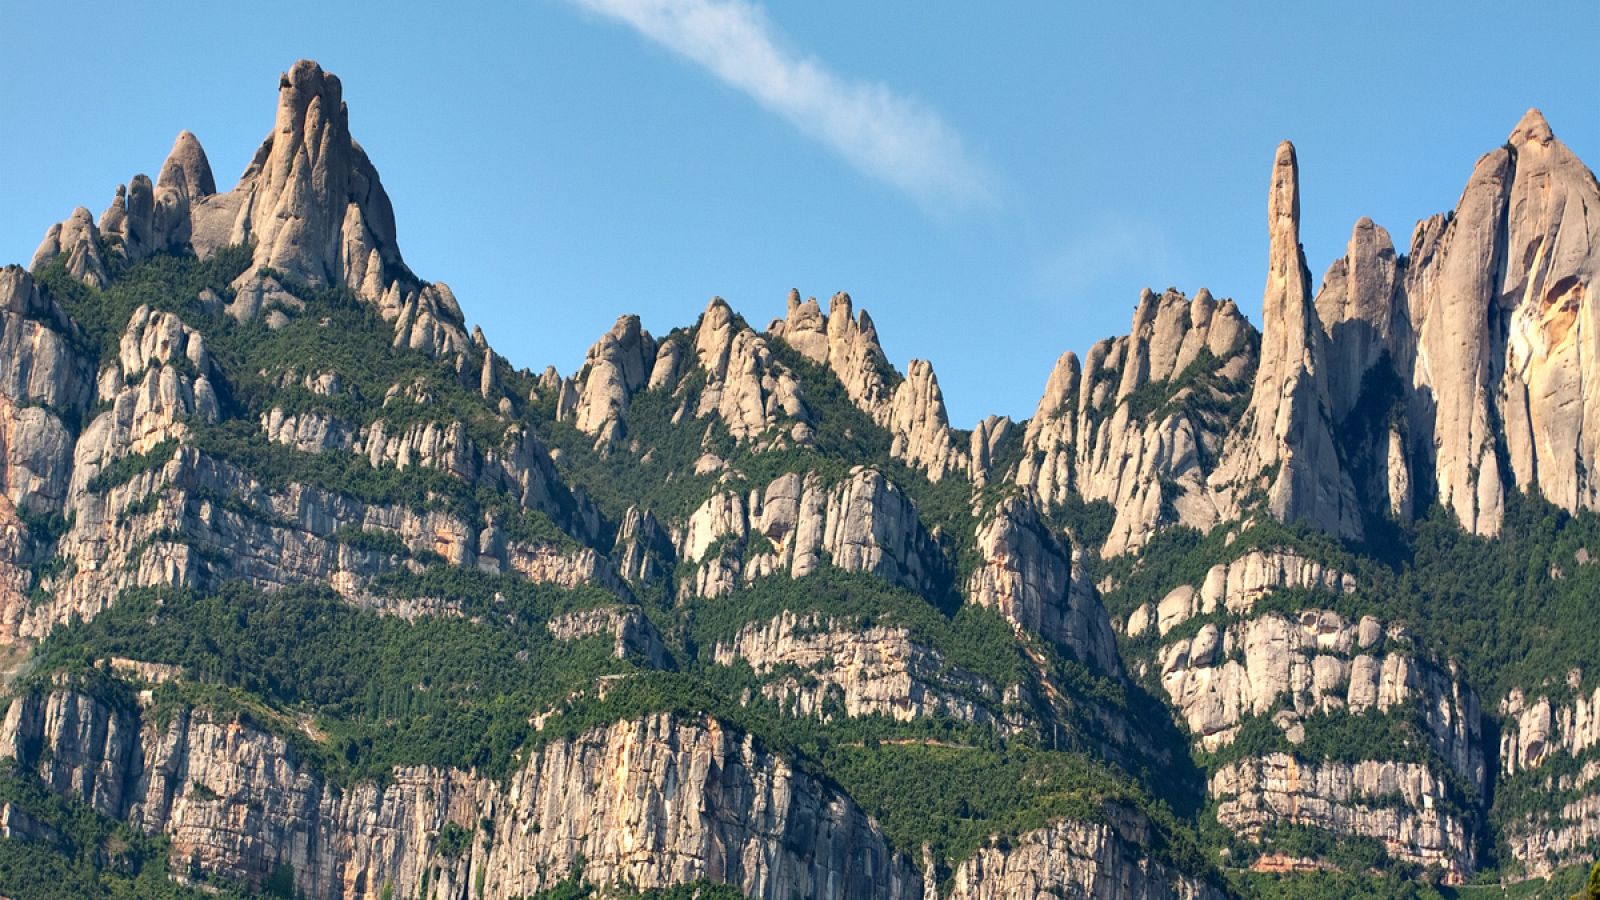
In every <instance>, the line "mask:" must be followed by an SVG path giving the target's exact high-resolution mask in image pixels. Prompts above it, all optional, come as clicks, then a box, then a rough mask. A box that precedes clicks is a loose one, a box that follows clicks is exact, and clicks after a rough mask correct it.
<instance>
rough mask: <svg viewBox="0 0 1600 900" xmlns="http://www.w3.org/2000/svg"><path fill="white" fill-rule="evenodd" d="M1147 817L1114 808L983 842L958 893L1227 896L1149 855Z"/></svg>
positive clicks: (983, 897) (966, 896)
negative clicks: (1097, 818)
mask: <svg viewBox="0 0 1600 900" xmlns="http://www.w3.org/2000/svg"><path fill="white" fill-rule="evenodd" d="M1149 840H1150V835H1149V831H1148V823H1145V822H1143V821H1141V820H1140V818H1139V817H1138V816H1136V815H1129V814H1127V813H1125V812H1121V811H1114V812H1113V813H1112V815H1111V816H1110V821H1109V823H1107V824H1089V823H1081V822H1059V823H1056V824H1055V825H1052V826H1050V827H1047V828H1041V829H1038V830H1036V831H1030V832H1027V833H1025V834H1023V835H1021V836H1020V837H1019V838H1017V839H1016V840H1015V841H1014V842H1012V843H1011V844H1010V845H1009V846H1006V847H994V846H990V847H984V848H982V849H980V850H979V851H978V852H977V853H975V854H974V855H973V856H972V858H971V859H969V860H967V861H966V862H964V863H962V864H961V867H960V868H959V869H957V870H956V873H955V876H954V878H953V879H952V885H953V887H952V888H951V891H950V896H951V897H959V898H962V900H990V898H1001V897H1041V898H1042V897H1060V896H1070V897H1093V898H1110V897H1151V898H1182V900H1201V898H1212V897H1224V896H1226V894H1225V893H1223V892H1222V891H1221V890H1219V889H1218V888H1217V887H1216V886H1214V885H1211V884H1209V883H1207V882H1204V881H1201V880H1198V879H1194V878H1186V877H1184V876H1183V875H1181V874H1180V873H1177V872H1175V871H1173V870H1171V869H1170V868H1168V867H1166V866H1162V865H1160V864H1158V863H1153V862H1151V861H1150V860H1149V859H1147V858H1144V857H1143V854H1141V852H1140V851H1139V850H1138V849H1137V848H1139V847H1141V846H1144V845H1145V844H1147V843H1148V842H1149Z"/></svg>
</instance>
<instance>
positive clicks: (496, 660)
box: [0, 62, 1600, 900]
mask: <svg viewBox="0 0 1600 900" xmlns="http://www.w3.org/2000/svg"><path fill="white" fill-rule="evenodd" d="M1268 211H1269V239H1270V245H1271V254H1270V270H1269V274H1268V278H1267V286H1266V294H1265V304H1264V315H1263V327H1262V330H1260V331H1258V330H1257V329H1256V328H1255V327H1254V326H1252V325H1251V324H1250V323H1249V322H1248V321H1246V320H1245V318H1244V317H1243V316H1242V315H1241V314H1240V313H1239V311H1238V309H1237V308H1236V307H1235V305H1234V304H1233V302H1232V301H1229V300H1219V299H1217V298H1214V297H1212V296H1211V295H1210V293H1208V292H1207V291H1205V290H1203V289H1202V290H1200V291H1199V292H1198V293H1197V294H1196V295H1195V296H1194V297H1193V298H1192V299H1190V298H1188V297H1185V296H1184V295H1182V294H1180V293H1178V292H1177V291H1175V290H1168V291H1166V292H1164V293H1161V294H1156V293H1152V292H1146V293H1145V294H1144V296H1143V297H1142V298H1141V299H1140V301H1139V304H1138V307H1137V310H1136V312H1135V313H1134V318H1133V324H1132V330H1131V332H1130V333H1129V334H1128V335H1127V336H1124V337H1117V338H1112V339H1108V340H1105V341H1102V342H1100V343H1099V344H1096V345H1095V346H1094V347H1093V348H1091V349H1090V350H1089V352H1088V353H1087V355H1086V356H1085V357H1084V358H1083V360H1082V361H1080V360H1079V358H1078V357H1077V356H1076V355H1075V354H1072V353H1067V354H1065V355H1064V356H1063V357H1062V358H1061V360H1060V362H1059V363H1058V364H1057V366H1056V368H1055V371H1054V372H1052V373H1051V375H1050V378H1049V381H1048V383H1047V384H1046V385H1045V388H1044V396H1043V398H1042V399H1041V401H1040V403H1039V407H1038V410H1037V413H1036V414H1035V415H1034V417H1033V418H1032V419H1030V420H1028V421H1027V422H1022V423H1017V422H1012V421H1010V420H1009V419H1006V418H1004V417H991V418H989V419H986V420H984V421H983V422H980V423H978V424H977V426H976V427H975V428H973V429H972V430H971V431H970V432H968V431H961V430H957V429H953V428H952V427H951V426H950V423H949V421H948V418H947V416H946V413H945V408H944V402H943V398H942V396H941V394H940V390H939V385H938V381H937V379H936V378H935V376H934V372H933V369H932V367H931V366H930V365H929V364H928V363H926V362H923V361H913V362H912V363H911V364H910V366H908V369H907V371H906V372H904V373H901V372H899V371H897V370H896V369H895V368H894V367H893V366H892V365H890V363H889V362H888V360H887V358H886V356H885V354H884V352H883V350H882V347H881V345H880V343H879V340H878V335H877V331H876V328H875V326H874V324H873V322H872V320H871V318H870V317H869V316H868V315H867V314H866V313H865V312H864V311H863V312H859V313H858V312H857V311H856V310H855V309H854V307H853V304H852V302H851V299H850V297H848V296H847V295H844V294H838V295H835V296H834V297H833V298H832V300H831V302H830V303H829V304H828V308H827V310H826V312H824V311H823V309H822V307H821V305H819V304H818V303H817V302H816V301H815V300H814V299H813V300H802V299H801V297H800V295H799V294H797V293H791V295H790V297H789V300H788V304H787V308H786V309H785V310H784V315H783V317H782V318H779V319H776V320H773V321H772V322H771V323H770V324H768V325H767V326H766V328H765V329H764V330H760V331H758V330H756V329H755V328H753V327H751V326H750V325H749V324H748V323H747V322H746V321H745V320H744V319H743V318H742V317H741V316H740V315H739V314H737V313H736V312H735V311H734V310H733V309H732V308H730V307H729V306H728V305H727V304H726V303H724V302H723V301H722V300H720V299H717V300H713V301H712V302H711V303H710V305H709V306H708V307H707V308H706V309H705V312H704V313H703V314H702V315H701V316H700V318H699V320H698V321H697V322H695V323H694V324H693V325H691V326H689V327H685V328H680V329H676V330H673V331H671V332H670V333H668V334H666V335H662V336H656V335H651V334H649V333H648V332H646V331H645V330H644V329H643V328H642V327H641V325H640V322H639V320H638V318H637V317H634V316H624V317H623V318H621V319H619V320H618V322H617V324H616V326H615V327H614V328H613V329H612V330H611V331H609V332H608V333H606V334H604V335H602V336H601V338H600V340H599V341H598V342H597V343H596V344H595V345H594V347H593V348H591V349H590V351H589V354H588V356H587V358H586V359H585V361H584V364H583V365H582V367H581V368H580V369H579V370H578V371H577V372H576V373H573V374H572V375H571V376H570V377H563V376H561V375H560V374H559V373H557V372H555V371H554V370H549V369H547V370H545V371H544V372H543V373H542V374H536V373H533V372H530V371H528V370H524V369H518V368H516V367H514V366H513V365H511V364H510V363H509V362H508V361H507V360H506V359H505V358H504V357H501V356H499V355H497V354H496V353H495V352H494V350H493V349H492V348H491V347H490V346H489V344H488V342H487V341H486V340H485V338H484V336H483V334H482V333H481V332H479V331H477V330H476V329H474V330H472V331H470V332H469V330H468V329H467V328H466V326H465V320H464V318H463V315H462V311H461V308H460V306H459V305H458V304H457V301H456V299H455V297H454V295H453V294H452V293H451V291H450V289H449V288H448V287H446V286H445V285H444V284H442V283H437V282H427V281H423V280H422V279H420V278H418V277H417V276H416V275H415V274H413V273H412V272H411V271H410V269H408V268H407V267H406V265H405V263H404V261H403V258H402V256H401V253H400V250H399V245H398V243H397V240H396V225H395V221H394V214H393V211H392V209H391V206H390V204H389V200H388V198H387V195H386V194H385V192H384V190H383V187H382V184H381V182H380V180H379V178H378V174H377V171H376V169H375V168H374V167H373V165H372V163H371V162H370V161H369V159H368V157H367V155H366V154H365V152H364V151H363V150H362V149H361V147H360V146H359V145H358V144H356V143H355V141H354V140H353V139H352V137H351V134H350V129H349V118H348V113H347V111H346V108H345V106H344V104H343V101H342V99H341V91H340V84H339V81H338V79H337V78H335V77H334V76H332V75H330V74H328V73H325V72H323V71H322V70H321V69H320V68H319V67H318V66H316V65H315V64H314V63H310V62H300V63H297V64H296V65H295V66H294V67H293V68H292V69H291V70H290V71H289V72H288V73H287V74H286V75H284V76H283V78H282V79H281V81H280V84H279V100H278V110H277V120H276V124H275V125H274V127H273V130H272V132H271V134H270V136H269V137H268V138H267V140H266V141H265V142H264V143H263V144H262V145H261V148H260V150H258V151H257V152H256V155H255V158H254V159H253V160H251V162H250V164H249V165H248V167H247V168H246V169H245V172H244V174H243V176H242V177H241V178H240V180H239V183H238V185H237V186H236V187H235V188H233V190H231V191H228V192H226V193H219V192H218V190H217V186H216V183H215V180H214V178H213V176H212V173H211V168H210V164H209V162H208V161H207V159H206V156H205V154H204V152H203V151H202V150H201V147H200V144H199V142H198V141H197V140H196V139H195V138H194V137H193V136H192V135H189V134H188V133H184V134H182V135H180V136H179V138H178V141H177V144H176V145H175V146H174V148H173V150H172V153H171V155H170V156H169V157H168V159H167V160H166V162H165V164H164V165H163V166H162V168H161V170H160V174H159V176H158V177H157V179H156V180H155V182H154V183H152V182H151V180H150V179H149V178H147V177H145V176H143V175H140V176H136V177H134V178H133V179H132V180H131V181H130V182H129V183H128V185H126V186H125V187H121V188H118V189H117V193H116V197H115V199H114V200H113V202H112V205H111V206H110V208H109V209H107V210H106V211H105V213H104V214H102V215H101V216H100V217H99V219H98V221H97V220H96V219H95V218H94V217H93V216H92V215H91V214H90V213H89V212H88V211H87V210H84V209H79V210H77V211H76V212H74V213H73V215H72V216H71V217H69V218H68V219H67V220H66V221H65V222H63V223H61V224H59V225H55V226H52V227H51V228H50V230H49V232H48V234H47V235H46V238H45V241H44V243H43V245H42V246H41V247H40V250H39V252H38V254H37V255H36V256H35V258H34V260H33V261H32V265H31V266H30V268H29V270H27V271H24V270H23V269H21V268H18V267H9V268H6V269H4V270H0V462H3V464H0V479H3V481H0V486H3V491H0V495H3V498H4V499H0V528H3V531H4V541H3V542H0V664H3V669H4V674H5V701H4V703H5V707H6V714H5V718H4V724H3V726H0V757H5V758H8V759H9V762H5V763H4V764H3V771H0V893H3V894H7V895H11V896H17V897H83V896H137V897H161V896H168V897H202V896H218V895H222V896H256V895H265V896H282V897H296V896H304V897H308V898H317V900H321V898H336V897H351V898H372V900H395V898H413V897H420V898H448V900H466V898H482V900H509V898H535V897H543V898H555V897H582V896H618V897H654V898H674V897H677V898H690V897H701V898H724V897H761V898H780V900H788V898H794V897H807V898H809V897H819V898H851V900H855V898H880V897H881V898H893V900H901V898H907V900H909V898H927V900H933V898H936V897H956V898H974V900H976V898H1000V897H1059V896H1089V897H1102V898H1114V897H1181V898H1212V897H1218V898H1220V897H1228V896H1247V897H1276V896H1350V895H1357V894H1360V895H1365V896H1408V897H1419V896H1439V895H1440V894H1445V895H1459V896H1471V895H1472V894H1473V893H1474V888H1473V886H1472V885H1473V883H1475V882H1490V883H1493V884H1495V885H1496V887H1495V888H1493V890H1494V891H1496V892H1498V890H1499V888H1498V884H1499V883H1500V882H1502V881H1525V882H1526V883H1525V884H1521V885H1518V886H1517V887H1516V890H1519V891H1522V892H1523V893H1524V894H1525V895H1527V896H1536V895H1539V894H1540V893H1541V892H1543V893H1546V894H1548V895H1551V896H1558V895H1559V896H1565V895H1566V894H1567V893H1570V892H1571V891H1573V890H1576V889H1577V886H1578V885H1579V884H1581V882H1582V880H1583V878H1584V877H1585V875H1586V873H1587V867H1586V866H1587V863H1588V862H1590V861H1591V860H1592V859H1593V858H1594V856H1595V855H1596V852H1597V851H1600V662H1597V660H1596V658H1595V657H1596V648H1597V647H1600V517H1597V516H1596V513H1595V510H1596V509H1597V508H1600V482H1597V481H1596V480H1595V479H1594V477H1592V476H1591V473H1593V472H1595V471H1596V470H1597V465H1600V460H1597V458H1596V457H1597V456H1600V369H1597V368H1596V360H1600V303H1597V300H1596V298H1595V287H1594V285H1595V284H1596V276H1597V268H1600V187H1597V184H1596V181H1595V179H1594V176H1593V174H1592V173H1591V172H1590V171H1589V170H1588V169H1587V168H1585V167H1584V166H1583V164H1582V163H1581V162H1579V161H1578V160H1577V158H1576V157H1574V156H1573V155H1572V154H1571V153H1570V152H1569V151H1568V150H1567V149H1566V148H1565V147H1564V146H1563V145H1562V144H1561V143H1560V142H1559V141H1557V140H1556V139H1555V138H1554V136H1553V135H1552V133H1551V130H1550V128H1549V126H1548V125H1546V124H1545V122H1544V120H1543V119H1542V117H1540V116H1539V114H1538V113H1537V112H1530V113H1529V114H1528V116H1527V117H1525V118H1524V119H1523V121H1522V122H1520V123H1518V125H1517V126H1516V128H1515V130H1514V131H1513V132H1512V134H1511V137H1510V140H1509V142H1508V143H1507V144H1506V145H1505V146H1504V147H1502V148H1499V149H1497V150H1495V151H1493V152H1491V153H1490V154H1488V155H1486V156H1485V157H1483V158H1482V159H1481V160H1480V161H1479V162H1478V164H1477V166H1476V168H1475V169H1474V171H1473V173H1472V176H1471V179H1470V182H1469V184H1468V186H1467V189H1466V191H1465V192H1464V194H1463V195H1462V198H1461V201H1460V203H1459V204H1458V207H1457V209H1456V210H1455V212H1454V213H1453V214H1451V215H1443V216H1436V217H1434V218H1431V219H1428V220H1425V221H1423V222H1422V223H1420V224H1419V225H1418V226H1417V228H1416V231H1415V235H1414V237H1413V239H1412V244H1411V247H1410V250H1409V252H1408V253H1406V254H1403V255H1402V254H1399V253H1397V252H1396V250H1395V248H1394V246H1393V243H1392V241H1391V240H1390V238H1389V236H1388V234H1387V233H1386V232H1385V231H1384V230H1383V229H1382V228H1380V227H1378V226H1376V225H1374V224H1373V223H1372V222H1370V221H1368V220H1365V219H1363V220H1362V221H1360V222H1358V223H1357V224H1356V226H1355V229H1354V231H1353V233H1352V237H1351V241H1350V247H1349V252H1348V255H1347V256H1346V257H1345V258H1343V259H1341V260H1339V261H1337V262H1335V263H1334V265H1333V266H1332V267H1331V268H1330V269H1329V271H1328V272H1327V274H1326V275H1325V276H1324V278H1323V280H1322V286H1321V288H1320V289H1318V290H1316V291H1315V293H1313V281H1312V278H1311V275H1310V273H1309V271H1308V270H1307V267H1306V264H1305V261H1304V258H1303V256H1302V254H1301V251H1300V248H1299V243H1298V229H1299V216H1300V208H1299V188H1298V169H1297V161H1296V159H1295V154H1294V150H1293V148H1292V147H1290V146H1289V145H1287V144H1285V145H1284V146H1282V147H1280V148H1279V150H1278V153H1277V156H1276V158H1275V160H1274V161H1273V166H1272V170H1271V179H1270V189H1269V203H1268ZM1484 890H1488V889H1487V888H1485V889H1484Z"/></svg>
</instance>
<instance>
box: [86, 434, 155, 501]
mask: <svg viewBox="0 0 1600 900" xmlns="http://www.w3.org/2000/svg"><path fill="white" fill-rule="evenodd" d="M177 452H178V442H177V441H174V440H172V439H171V438H168V439H166V440H164V441H161V442H160V443H158V444H156V445H155V446H154V447H151V448H150V449H149V450H146V451H145V452H143V453H130V454H128V455H127V456H119V457H117V458H116V459H114V460H112V461H111V464H110V465H108V466H106V467H105V468H103V469H101V470H100V471H99V472H97V473H95V476H94V477H93V478H91V479H89V482H88V484H86V485H85V487H87V488H88V489H89V490H91V491H94V492H95V493H104V492H105V491H108V490H110V489H111V488H113V487H116V486H117V485H119V484H127V483H128V482H129V481H131V480H132V479H133V478H134V477H135V476H138V475H142V474H144V473H145V472H153V471H155V470H156V469H159V468H161V467H162V466H164V465H166V464H167V463H168V462H170V461H171V460H172V457H173V456H175V455H176V454H177Z"/></svg>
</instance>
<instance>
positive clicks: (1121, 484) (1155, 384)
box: [997, 288, 1257, 558]
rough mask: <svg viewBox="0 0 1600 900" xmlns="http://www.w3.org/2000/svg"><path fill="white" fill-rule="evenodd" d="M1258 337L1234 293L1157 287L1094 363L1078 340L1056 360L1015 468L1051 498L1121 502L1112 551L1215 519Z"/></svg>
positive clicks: (1106, 551) (1107, 552)
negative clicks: (1167, 529)
mask: <svg viewBox="0 0 1600 900" xmlns="http://www.w3.org/2000/svg"><path fill="white" fill-rule="evenodd" d="M1256 343H1257V336H1256V334H1255V331H1254V329H1252V328H1251V327H1250V325H1249V323H1248V322H1246V321H1245V319H1244V316H1243V315H1241V314H1240V313H1239V310H1238V308H1237V307H1236V306H1235V305H1234V303H1233V301H1231V300H1224V301H1220V302H1219V301H1217V300H1215V299H1214V298H1213V297H1212V296H1211V294H1210V292H1209V291H1207V290H1205V289H1204V288H1202V289H1201V290H1200V292H1199V293H1198V294H1197V295H1196V296H1195V298H1194V299H1193V300H1192V301H1191V300H1189V299H1187V298H1185V297H1184V296H1183V295H1182V294H1180V293H1178V292H1177V291H1174V290H1169V291H1166V292H1165V293H1162V294H1155V293H1153V292H1150V291H1145V292H1144V294H1143V295H1142V296H1141V297H1140V301H1139V306H1138V308H1137V310H1136V311H1135V312H1134V317H1133V328H1132V331H1131V332H1130V334H1128V335H1127V336H1126V337H1120V338H1114V339H1109V340H1105V341H1101V342H1100V343H1097V344H1095V345H1094V347H1093V348H1091V349H1090V351H1089V354H1088V357H1087V362H1086V363H1084V364H1083V365H1080V364H1079V361H1078V357H1077V354H1075V353H1071V352H1068V353H1065V354H1063V355H1062V356H1061V358H1060V359H1059V360H1058V361H1057V362H1056V366H1055V369H1054V370H1053V371H1052V372H1051V374H1050V380H1049V382H1048V383H1047V384H1046V386H1045V392H1044V396H1043V397H1042V398H1041V399H1040V401H1039V406H1038V409H1037V411H1036V412H1035V414H1034V416H1033V418H1032V419H1030V420H1029V421H1028V427H1027V431H1026V434H1025V435H1024V438H1023V455H1022V460H1021V462H1020V463H1019V464H1018V465H1017V468H1016V470H1015V472H1014V473H1012V477H1013V478H1014V480H1015V481H1016V482H1017V483H1018V484H1021V485H1025V486H1027V487H1030V488H1032V489H1033V490H1034V491H1035V492H1036V493H1037V495H1038V497H1039V500H1040V502H1041V503H1042V504H1043V506H1044V507H1045V508H1046V509H1056V508H1059V507H1061V506H1063V505H1065V504H1067V503H1069V502H1071V501H1072V500H1073V499H1075V498H1081V499H1084V500H1105V501H1107V502H1109V503H1110V504H1111V505H1112V506H1113V508H1114V509H1115V510H1116V519H1115V521H1114V522H1113V524H1112V527H1111V532H1110V534H1109V535H1107V537H1106V541H1105V543H1104V544H1103V545H1102V547H1101V554H1102V555H1103V556H1106V557H1108V558H1109V557H1113V556H1118V555H1120V554H1122V553H1124V552H1127V551H1130V550H1136V549H1138V548H1140V547H1142V546H1143V545H1144V544H1145V543H1146V542H1147V541H1148V540H1149V539H1150V537H1151V536H1152V535H1154V534H1155V533H1156V531H1158V530H1159V529H1160V528H1162V527H1163V526H1166V525H1174V524H1179V525H1187V526H1189V527H1192V528H1200V529H1207V528H1210V527H1211V526H1213V525H1215V524H1216V523H1217V522H1218V521H1219V516H1220V511H1219V507H1218V501H1217V498H1216V497H1215V496H1213V492H1212V490H1211V488H1210V487H1209V485H1208V484H1207V479H1208V478H1209V477H1210V474H1211V472H1212V471H1213V469H1214V466H1215V460H1216V457H1217V454H1218V453H1219V452H1220V451H1221V448H1222V443H1223V440H1224V438H1225V436H1226V434H1227V430H1228V428H1229V427H1231V426H1232V424H1233V423H1232V422H1231V421H1230V420H1229V418H1228V416H1227V415H1226V408H1227V407H1228V405H1229V404H1231V403H1233V402H1234V400H1235V398H1237V397H1239V396H1241V395H1242V394H1243V392H1244V391H1245V389H1246V384H1245V379H1247V378H1248V376H1249V374H1250V372H1251V371H1252V370H1253V368H1254V366H1255V354H1256ZM997 474H1004V473H997Z"/></svg>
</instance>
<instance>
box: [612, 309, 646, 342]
mask: <svg viewBox="0 0 1600 900" xmlns="http://www.w3.org/2000/svg"><path fill="white" fill-rule="evenodd" d="M641 330H642V329H641V328H640V327H639V317H638V316H636V315H634V314H633V313H626V314H624V315H620V316H617V321H616V324H614V325H612V326H611V331H610V334H611V336H612V337H614V338H616V339H617V340H619V341H632V340H638V338H639V334H640V332H641Z"/></svg>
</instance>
